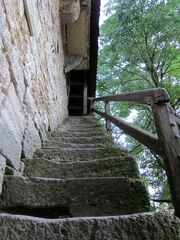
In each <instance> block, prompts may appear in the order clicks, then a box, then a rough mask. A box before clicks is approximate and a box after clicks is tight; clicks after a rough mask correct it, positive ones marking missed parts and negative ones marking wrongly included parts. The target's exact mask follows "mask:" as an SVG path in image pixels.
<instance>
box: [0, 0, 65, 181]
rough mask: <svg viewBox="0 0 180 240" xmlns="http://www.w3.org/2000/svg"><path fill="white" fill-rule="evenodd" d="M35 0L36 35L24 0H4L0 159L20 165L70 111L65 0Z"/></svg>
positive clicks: (0, 20)
mask: <svg viewBox="0 0 180 240" xmlns="http://www.w3.org/2000/svg"><path fill="white" fill-rule="evenodd" d="M31 2H35V3H36V5H35V6H36V14H38V19H39V21H40V26H41V28H40V29H41V30H40V32H39V33H38V35H37V36H31V34H30V30H29V25H28V21H27V16H26V14H25V5H24V1H22V0H13V1H11V0H2V1H0V56H1V58H0V159H2V158H3V159H6V163H7V164H8V165H9V166H10V167H13V168H14V169H16V170H19V168H20V158H21V155H23V156H24V157H29V158H30V157H32V155H33V152H34V151H35V149H37V148H40V147H41V142H42V140H45V139H46V133H47V131H48V130H53V129H55V128H57V127H58V126H59V124H61V123H62V122H63V120H64V119H65V118H66V117H67V91H66V81H65V76H64V74H63V65H64V54H63V49H62V39H61V22H60V17H59V16H60V12H59V9H60V2H61V1H59V0H43V1H42V0H37V1H29V3H31ZM2 164H3V162H2V163H1V165H2ZM0 172H1V173H0V174H1V175H2V173H3V170H2V171H0ZM0 178H1V177H0Z"/></svg>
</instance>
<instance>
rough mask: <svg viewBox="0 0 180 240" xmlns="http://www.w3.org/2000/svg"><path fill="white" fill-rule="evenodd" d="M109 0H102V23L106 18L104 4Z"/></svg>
mask: <svg viewBox="0 0 180 240" xmlns="http://www.w3.org/2000/svg"><path fill="white" fill-rule="evenodd" d="M107 2H108V0H101V12H100V20H99V24H100V25H101V24H102V23H103V21H104V20H105V19H106V16H105V15H104V12H103V10H104V6H105V4H106V3H107Z"/></svg>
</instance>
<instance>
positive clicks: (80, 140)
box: [45, 135, 114, 144]
mask: <svg viewBox="0 0 180 240" xmlns="http://www.w3.org/2000/svg"><path fill="white" fill-rule="evenodd" d="M58 142H63V143H76V144H98V143H99V144H113V143H114V142H113V140H112V138H110V137H109V136H94V137H92V136H91V137H80V136H79V137H74V136H73V137H70V136H68V135H67V136H63V137H62V136H61V137H49V138H48V140H46V141H45V144H48V143H49V144H53V143H58Z"/></svg>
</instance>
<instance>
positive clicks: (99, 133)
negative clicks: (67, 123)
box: [48, 131, 108, 138]
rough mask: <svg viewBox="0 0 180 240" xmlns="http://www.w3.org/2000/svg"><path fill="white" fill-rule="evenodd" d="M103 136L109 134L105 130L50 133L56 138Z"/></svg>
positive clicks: (50, 136) (51, 136) (50, 135)
mask: <svg viewBox="0 0 180 240" xmlns="http://www.w3.org/2000/svg"><path fill="white" fill-rule="evenodd" d="M99 136H101V137H103V136H107V137H108V134H107V133H105V132H104V131H97V132H96V131H86V132H80V131H74V132H72V131H69V132H51V133H49V136H48V138H54V137H99Z"/></svg>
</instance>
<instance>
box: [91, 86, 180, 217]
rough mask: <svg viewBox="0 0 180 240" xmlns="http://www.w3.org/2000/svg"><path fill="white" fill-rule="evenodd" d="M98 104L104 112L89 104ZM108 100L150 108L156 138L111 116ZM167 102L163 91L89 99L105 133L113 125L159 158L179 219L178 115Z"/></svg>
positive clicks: (179, 130)
mask: <svg viewBox="0 0 180 240" xmlns="http://www.w3.org/2000/svg"><path fill="white" fill-rule="evenodd" d="M98 101H103V102H104V103H105V111H104V112H102V111H99V110H97V109H95V108H94V107H93V105H94V104H93V102H98ZM112 101H122V102H133V103H138V104H148V105H150V106H151V110H152V113H153V117H154V121H155V126H156V130H157V135H158V137H156V136H155V135H153V134H151V133H148V132H147V131H145V130H143V129H141V128H138V127H136V126H134V125H132V124H129V123H127V122H126V121H124V120H122V119H120V118H117V117H114V116H112V115H111V113H110V106H109V104H110V102H112ZM169 101H170V98H169V95H168V93H167V91H166V90H165V89H163V88H153V89H147V90H143V91H136V92H129V93H122V94H118V95H111V96H104V97H98V98H95V99H94V100H92V98H91V104H90V105H91V109H92V111H93V112H95V113H96V114H99V115H100V116H102V117H104V118H105V119H106V126H107V128H108V129H107V130H110V126H111V125H110V123H113V124H115V125H116V126H117V127H119V128H120V129H122V130H123V131H124V132H125V133H126V134H128V135H130V136H131V137H133V138H135V139H136V140H138V141H139V142H140V143H142V144H143V145H145V146H146V147H148V148H149V149H150V150H151V151H153V152H154V153H156V154H158V155H160V156H161V157H162V158H163V160H164V165H165V170H166V174H167V178H168V183H169V187H170V192H171V197H172V201H173V205H174V208H175V215H176V216H178V217H180V116H179V115H178V114H177V113H176V112H175V111H174V110H173V109H172V107H171V106H170V105H169V104H168V102H169Z"/></svg>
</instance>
